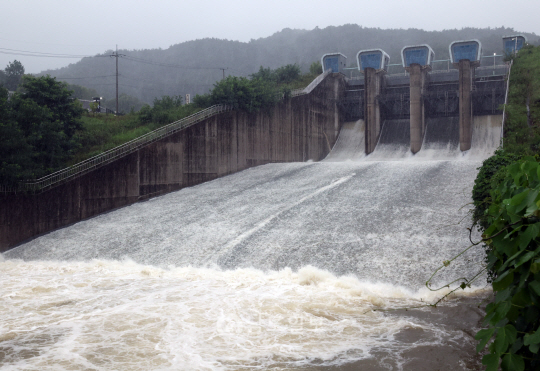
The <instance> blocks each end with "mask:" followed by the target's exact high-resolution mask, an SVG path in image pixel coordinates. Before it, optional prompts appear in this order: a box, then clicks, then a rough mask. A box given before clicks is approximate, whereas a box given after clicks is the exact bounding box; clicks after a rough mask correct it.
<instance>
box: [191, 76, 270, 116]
mask: <svg viewBox="0 0 540 371" xmlns="http://www.w3.org/2000/svg"><path fill="white" fill-rule="evenodd" d="M261 69H262V68H261ZM278 99H279V96H278V89H277V86H276V84H275V82H274V81H272V80H268V79H266V78H264V77H256V78H252V79H251V80H250V79H247V78H245V77H236V76H228V77H226V78H225V79H223V80H221V81H220V82H218V83H216V84H215V85H214V89H212V91H211V92H210V94H208V95H207V96H199V95H198V96H195V99H194V100H193V103H195V105H196V106H198V107H201V108H206V107H210V106H212V105H215V104H226V105H229V106H232V107H234V109H237V110H242V111H246V112H256V111H259V110H265V109H268V108H270V107H272V106H273V105H274V104H275V103H276V102H277V101H278Z"/></svg>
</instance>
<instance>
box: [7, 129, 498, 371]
mask: <svg viewBox="0 0 540 371" xmlns="http://www.w3.org/2000/svg"><path fill="white" fill-rule="evenodd" d="M398 124H399V123H398ZM389 125H391V123H389ZM428 130H429V127H428ZM495 130H496V128H494V129H493V130H492V131H494V132H495ZM499 130H500V128H499ZM487 131H488V132H489V130H487ZM474 133H475V135H476V140H477V142H478V143H486V144H482V145H479V144H476V145H475V146H474V147H473V149H472V150H470V151H468V152H466V153H461V152H459V151H458V150H457V146H456V143H454V142H452V141H448V142H446V143H445V142H441V143H424V148H425V150H423V151H420V152H419V153H418V154H417V155H415V156H413V155H411V154H408V153H406V151H405V152H404V151H403V148H401V147H400V146H399V145H398V146H394V147H392V148H390V147H391V146H390V147H388V148H385V147H384V146H383V145H381V146H378V148H377V150H376V151H375V152H374V153H373V154H372V155H370V156H364V155H361V154H359V151H358V148H357V147H358V142H359V141H360V140H362V139H363V130H362V127H361V123H360V122H358V123H347V124H346V125H344V128H343V130H342V133H341V134H340V139H339V141H338V143H337V144H336V146H335V148H334V150H333V151H332V153H331V154H330V155H329V156H328V158H327V159H326V160H325V161H322V162H308V163H290V164H268V165H264V166H259V167H256V168H251V169H248V170H245V171H242V172H240V173H237V174H233V175H230V176H227V177H223V178H220V179H217V180H215V181H212V182H208V183H204V184H201V185H198V186H194V187H190V188H185V189H182V190H180V191H177V192H173V193H170V194H167V195H164V196H161V197H156V198H154V199H151V200H148V201H146V202H140V203H137V204H134V205H131V206H128V207H124V208H121V209H118V210H114V211H112V212H109V213H106V214H102V215H99V216H97V217H94V218H91V219H89V220H85V221H82V222H80V223H76V224H74V225H72V226H69V227H67V228H63V229H60V230H57V231H53V232H51V233H48V234H46V235H43V236H40V237H38V238H35V239H33V240H32V241H29V242H27V243H25V244H22V245H20V246H18V247H16V248H15V249H12V250H10V251H7V252H6V253H4V254H3V255H2V256H0V279H1V280H2V286H1V287H0V311H1V313H2V317H1V320H0V369H1V370H58V369H63V370H321V371H322V370H359V369H360V370H436V369H441V370H448V369H453V370H474V369H479V367H480V361H479V360H480V357H479V356H477V355H476V354H475V352H474V348H475V341H474V334H475V333H476V331H477V330H478V329H479V328H480V321H481V318H482V315H483V312H482V310H481V309H480V308H479V306H481V303H482V302H484V303H485V300H489V298H490V297H491V295H492V292H491V289H490V287H489V286H488V285H487V283H486V277H485V275H484V276H480V277H479V279H478V280H476V281H475V282H473V283H472V285H471V287H470V288H467V289H466V290H461V289H460V290H459V291H457V292H456V293H455V294H453V295H452V296H450V297H448V298H447V299H446V300H445V301H443V302H441V303H440V304H439V305H438V306H437V307H436V308H432V307H427V306H426V304H429V303H434V302H436V301H437V300H438V299H439V298H441V297H442V296H443V295H444V294H445V293H447V292H448V291H449V290H450V289H448V288H444V289H442V290H440V291H431V290H430V289H428V288H427V287H426V285H425V282H426V281H427V280H428V279H429V277H430V276H431V275H432V273H433V272H435V270H436V269H437V268H438V267H439V266H441V265H442V263H443V261H444V260H447V259H450V258H452V257H453V256H454V255H456V254H458V253H459V252H461V251H462V250H463V249H465V248H467V247H468V246H469V245H470V242H469V233H468V230H467V228H468V227H470V217H469V214H468V212H469V209H470V205H469V203H470V202H471V196H470V194H471V190H472V186H473V183H474V179H475V177H476V173H477V171H478V170H477V168H478V167H479V166H480V165H481V161H482V160H483V159H484V158H485V157H487V155H489V153H490V152H492V151H493V149H494V147H495V144H494V143H493V141H495V139H497V138H496V135H493V133H491V132H489V133H487V134H489V137H490V138H491V137H494V138H495V139H494V140H493V141H491V142H490V141H486V138H487V137H486V133H483V134H482V132H481V131H480V130H478V128H475V132H474ZM479 133H480V134H479ZM497 143H498V142H497ZM472 238H473V239H476V238H478V235H477V234H475V233H473V236H472ZM483 256H484V255H483V250H482V248H481V247H480V246H479V247H476V248H473V249H471V250H469V251H468V252H467V253H465V254H464V255H462V256H461V257H460V258H459V259H457V260H455V261H454V262H452V264H451V265H450V266H449V267H447V268H445V269H443V270H441V271H439V272H438V273H437V274H436V275H435V277H434V279H433V281H432V286H431V288H432V289H434V288H437V287H439V286H445V285H446V284H447V283H449V282H452V281H454V280H456V279H459V278H461V277H464V276H465V277H472V276H473V275H474V274H475V273H476V272H478V271H479V270H481V269H482V267H483V263H484V261H483V259H484V258H483ZM459 282H461V281H458V283H459ZM455 286H456V285H455V284H454V285H453V286H452V288H453V287H455Z"/></svg>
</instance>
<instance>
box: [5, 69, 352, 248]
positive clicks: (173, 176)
mask: <svg viewBox="0 0 540 371" xmlns="http://www.w3.org/2000/svg"><path fill="white" fill-rule="evenodd" d="M344 87H345V83H344V80H343V78H342V77H341V76H340V75H337V74H336V75H329V76H327V77H326V78H325V79H324V80H323V81H322V82H321V83H320V84H319V85H318V86H317V87H316V88H315V89H314V90H313V91H312V92H311V93H310V94H306V95H301V96H297V97H294V98H291V99H286V100H284V101H282V102H280V103H279V104H277V105H276V107H274V108H273V109H272V110H271V111H270V112H266V113H257V114H247V113H244V112H237V111H232V112H226V113H222V114H219V115H216V116H213V117H210V118H208V119H206V120H204V121H201V122H199V123H197V124H195V125H193V126H191V127H189V128H187V129H185V130H183V131H180V132H178V133H175V134H173V135H171V136H169V137H167V138H164V139H162V140H160V141H157V142H154V143H151V144H149V145H147V146H146V147H144V148H142V149H140V150H138V151H137V152H134V153H132V154H130V155H128V156H125V157H123V158H121V159H119V160H117V161H115V162H113V163H111V164H108V165H106V166H103V167H101V168H99V169H96V170H94V171H92V172H90V173H88V174H85V175H83V176H80V177H78V178H75V179H73V180H72V181H69V182H67V183H64V184H61V185H59V186H57V187H54V188H52V189H50V190H48V191H45V192H43V193H41V194H37V195H26V194H0V252H2V251H6V250H8V249H10V248H12V247H14V246H16V245H17V244H19V243H21V242H23V241H25V240H28V239H30V238H33V237H35V236H37V235H40V234H43V233H46V232H49V231H52V230H54V229H57V228H60V227H64V226H66V225H69V224H72V223H75V222H78V221H80V220H83V219H86V218H89V217H92V216H95V215H98V214H100V213H103V212H106V211H109V210H113V209H115V208H118V207H122V206H125V205H129V204H132V203H134V202H137V201H139V200H142V199H147V198H149V197H153V196H156V195H160V194H163V193H166V192H171V191H174V190H178V189H181V188H183V187H189V186H192V185H196V184H199V183H202V182H206V181H209V180H212V179H216V178H218V177H220V176H224V175H227V174H231V173H234V172H237V171H241V170H244V169H247V168H249V167H252V166H257V165H263V164H266V163H270V162H293V161H294V162H297V161H307V160H314V161H318V160H321V159H323V158H324V157H325V156H326V155H327V154H328V153H329V151H330V149H331V147H332V146H333V145H334V143H335V141H336V139H337V135H338V132H339V127H340V122H339V115H338V110H337V106H336V101H337V99H339V97H340V95H341V94H343V91H344Z"/></svg>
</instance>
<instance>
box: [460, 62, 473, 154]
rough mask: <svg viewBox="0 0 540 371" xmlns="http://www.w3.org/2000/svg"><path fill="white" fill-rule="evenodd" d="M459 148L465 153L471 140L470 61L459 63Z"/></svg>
mask: <svg viewBox="0 0 540 371" xmlns="http://www.w3.org/2000/svg"><path fill="white" fill-rule="evenodd" d="M458 68H459V148H460V149H461V150H462V151H467V150H469V149H470V148H471V139H472V101H471V92H472V81H473V74H474V69H473V68H472V64H471V61H469V60H468V59H462V60H460V61H459V65H458Z"/></svg>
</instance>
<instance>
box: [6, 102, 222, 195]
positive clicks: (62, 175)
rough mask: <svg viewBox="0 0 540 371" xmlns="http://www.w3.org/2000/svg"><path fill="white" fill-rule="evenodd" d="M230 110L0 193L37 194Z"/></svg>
mask: <svg viewBox="0 0 540 371" xmlns="http://www.w3.org/2000/svg"><path fill="white" fill-rule="evenodd" d="M231 110H232V108H231V107H230V106H226V105H216V106H212V107H209V108H207V109H204V110H202V111H199V112H197V113H195V114H193V115H191V116H188V117H185V118H183V119H180V120H178V121H175V122H173V123H170V124H168V125H166V126H163V127H161V128H159V129H156V130H154V131H151V132H150V133H147V134H145V135H143V136H140V137H138V138H136V139H133V140H132V141H129V142H127V143H124V144H122V145H120V146H118V147H115V148H112V149H110V150H108V151H106V152H103V153H101V154H99V155H97V156H94V157H91V158H89V159H87V160H84V161H82V162H79V163H78V164H75V165H73V166H70V167H68V168H66V169H63V170H60V171H57V172H55V173H52V174H50V175H47V176H45V177H43V178H40V179H36V180H33V181H28V182H21V183H20V184H19V187H18V188H12V187H2V186H0V192H15V191H30V192H37V191H42V190H45V189H47V188H50V187H52V186H53V185H57V184H59V183H61V182H63V181H66V180H68V179H70V178H74V177H76V176H80V175H83V174H85V173H87V172H89V171H91V170H94V169H96V168H98V167H100V166H103V165H106V164H108V163H110V162H112V161H114V160H116V159H118V158H120V157H123V156H126V155H128V154H130V153H133V152H135V151H136V150H138V149H140V148H141V147H144V146H145V145H147V144H149V143H152V142H154V141H156V140H159V139H161V138H164V137H166V136H168V135H171V134H174V133H176V132H177V131H180V130H183V129H185V128H187V127H189V126H191V125H193V124H196V123H198V122H200V121H202V120H204V119H206V118H208V117H211V116H214V115H217V114H218V113H222V112H227V111H231Z"/></svg>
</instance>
